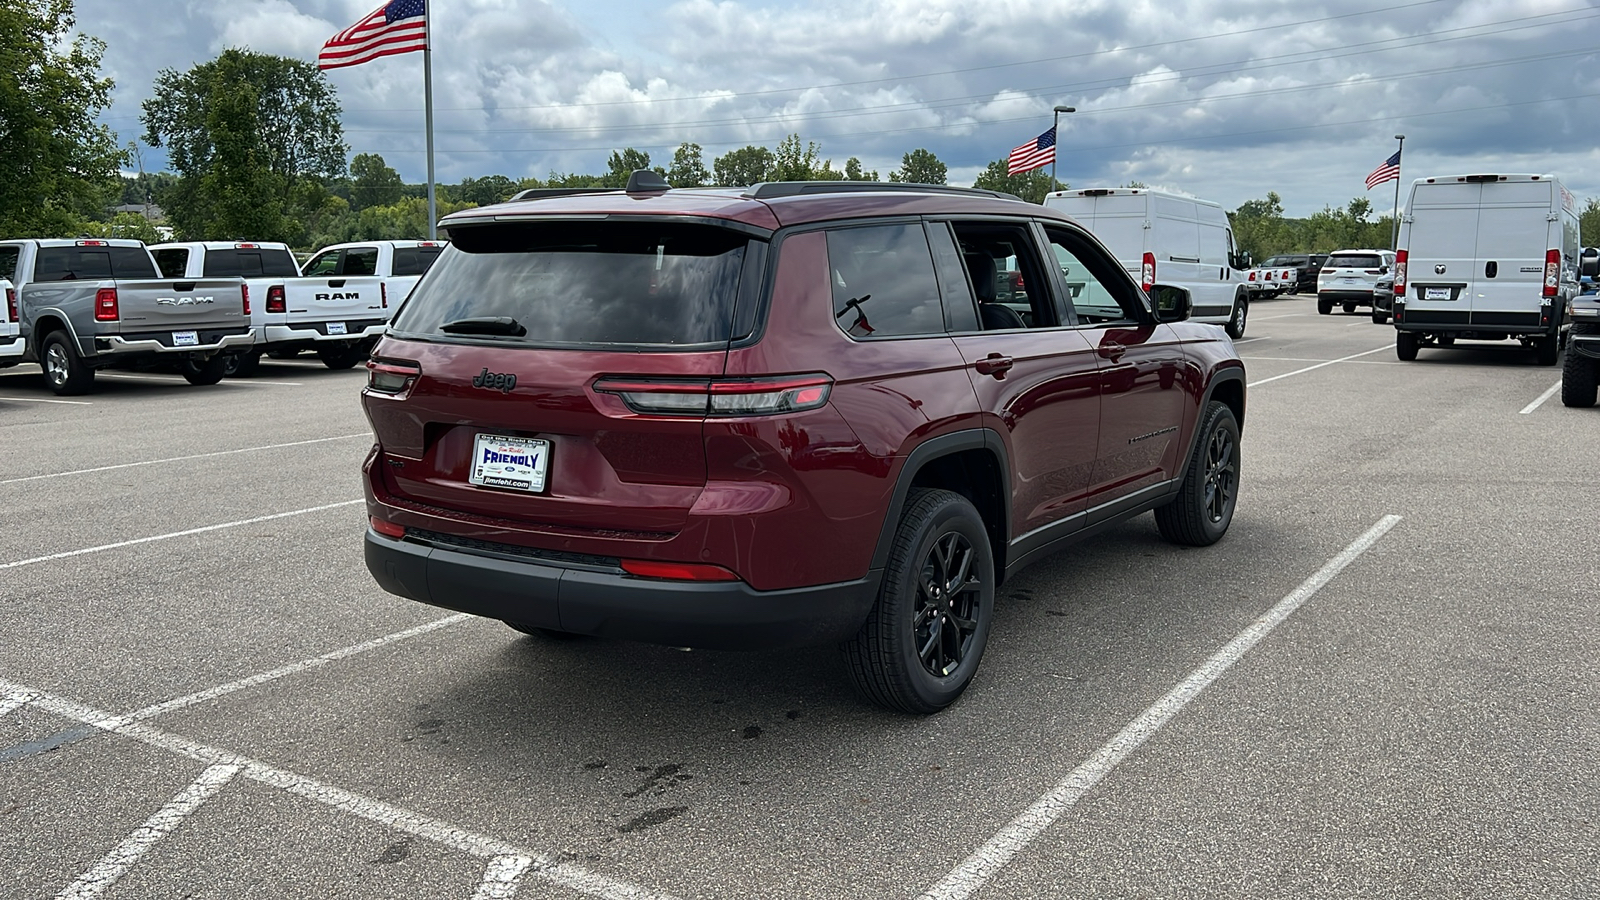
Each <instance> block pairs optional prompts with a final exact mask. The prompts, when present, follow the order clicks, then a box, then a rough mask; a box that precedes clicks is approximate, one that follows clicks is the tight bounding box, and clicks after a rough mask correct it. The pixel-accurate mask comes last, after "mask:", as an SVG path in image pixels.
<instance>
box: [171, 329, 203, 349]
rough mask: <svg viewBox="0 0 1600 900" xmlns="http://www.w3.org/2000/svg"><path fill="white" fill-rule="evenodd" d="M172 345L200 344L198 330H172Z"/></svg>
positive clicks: (194, 345)
mask: <svg viewBox="0 0 1600 900" xmlns="http://www.w3.org/2000/svg"><path fill="white" fill-rule="evenodd" d="M172 346H174V347H198V346H200V333H199V332H198V331H174V332H173V333H172Z"/></svg>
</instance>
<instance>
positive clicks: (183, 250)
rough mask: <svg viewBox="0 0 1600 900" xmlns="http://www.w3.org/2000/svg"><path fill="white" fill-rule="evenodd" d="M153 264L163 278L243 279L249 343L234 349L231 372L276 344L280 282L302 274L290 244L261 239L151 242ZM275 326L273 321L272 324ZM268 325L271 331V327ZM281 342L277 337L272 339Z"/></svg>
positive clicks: (250, 369) (249, 368) (245, 368)
mask: <svg viewBox="0 0 1600 900" xmlns="http://www.w3.org/2000/svg"><path fill="white" fill-rule="evenodd" d="M150 255H151V256H152V257H154V258H155V261H156V266H157V267H158V268H160V269H161V274H162V276H163V277H166V278H225V277H237V278H243V279H244V290H245V294H246V295H247V296H249V297H250V298H252V301H253V302H252V303H251V304H250V333H251V336H252V338H253V341H252V343H251V345H250V346H249V347H247V348H245V349H243V350H241V351H239V352H238V353H235V354H233V356H232V360H231V363H230V365H229V366H228V367H227V369H228V374H229V375H250V374H252V373H254V372H255V370H256V366H257V365H259V364H260V362H261V354H262V353H265V352H267V351H269V350H272V349H274V343H275V337H276V335H277V334H279V333H281V332H282V331H283V330H284V329H283V328H282V326H284V325H285V324H287V319H288V315H287V313H286V311H285V307H286V304H285V300H284V298H285V294H284V285H285V284H287V283H288V279H291V278H299V277H300V267H299V266H298V265H296V264H295V261H294V254H293V253H292V252H290V250H289V245H288V244H279V243H272V242H260V241H189V242H184V243H170V244H155V245H153V246H151V248H150ZM274 326H277V327H274ZM269 329H270V332H269ZM276 343H277V344H280V345H281V343H282V341H281V340H278V341H276Z"/></svg>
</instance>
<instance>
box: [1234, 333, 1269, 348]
mask: <svg viewBox="0 0 1600 900" xmlns="http://www.w3.org/2000/svg"><path fill="white" fill-rule="evenodd" d="M1271 337H1272V335H1269V334H1263V335H1258V336H1256V337H1247V338H1239V339H1238V340H1236V341H1234V342H1233V343H1234V345H1235V346H1237V345H1239V344H1248V343H1250V342H1251V341H1265V340H1269V339H1270V338H1271Z"/></svg>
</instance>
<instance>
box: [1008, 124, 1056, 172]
mask: <svg viewBox="0 0 1600 900" xmlns="http://www.w3.org/2000/svg"><path fill="white" fill-rule="evenodd" d="M1055 158H1056V129H1055V127H1054V126H1051V128H1050V130H1049V131H1046V132H1045V133H1044V134H1041V135H1039V136H1038V137H1036V138H1034V139H1033V140H1031V141H1029V142H1027V143H1026V144H1023V145H1022V146H1020V147H1018V148H1017V149H1015V150H1012V151H1011V158H1010V159H1009V160H1007V161H1006V174H1007V175H1015V174H1017V173H1018V172H1031V171H1033V170H1034V169H1037V168H1039V167H1040V166H1044V165H1048V164H1049V163H1051V162H1053V161H1054V160H1055Z"/></svg>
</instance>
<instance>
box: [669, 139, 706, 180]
mask: <svg viewBox="0 0 1600 900" xmlns="http://www.w3.org/2000/svg"><path fill="white" fill-rule="evenodd" d="M710 180H711V173H710V172H708V171H706V163H705V157H704V155H703V151H702V150H701V149H700V145H699V144H691V143H689V142H687V141H685V142H684V143H682V144H679V145H678V149H677V150H674V151H673V152H672V167H671V168H669V169H667V183H668V184H670V185H672V186H673V187H680V188H683V187H703V186H704V185H705V183H706V182H708V181H710Z"/></svg>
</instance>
